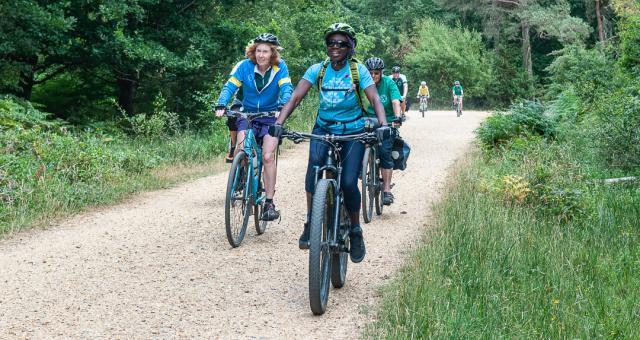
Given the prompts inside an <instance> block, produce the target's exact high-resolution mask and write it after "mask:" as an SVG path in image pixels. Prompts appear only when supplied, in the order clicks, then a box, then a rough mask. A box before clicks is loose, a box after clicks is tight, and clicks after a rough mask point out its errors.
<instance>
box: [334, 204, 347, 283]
mask: <svg viewBox="0 0 640 340" xmlns="http://www.w3.org/2000/svg"><path fill="white" fill-rule="evenodd" d="M339 222H340V227H339V228H338V233H339V234H338V237H337V239H338V240H339V242H340V250H339V251H338V252H337V253H332V254H331V285H333V287H334V288H342V287H344V283H345V281H346V280H347V264H348V263H349V254H348V251H349V230H350V229H351V222H349V217H348V216H347V210H346V209H345V207H344V204H341V205H340V220H339Z"/></svg>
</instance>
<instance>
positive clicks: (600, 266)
mask: <svg viewBox="0 0 640 340" xmlns="http://www.w3.org/2000/svg"><path fill="white" fill-rule="evenodd" d="M469 162H470V163H469V164H467V165H466V166H465V169H463V170H462V171H461V173H460V174H459V176H458V177H457V179H456V180H455V183H453V185H452V187H451V188H450V193H449V195H448V196H447V197H446V198H445V199H444V201H443V202H442V203H440V204H439V205H438V206H437V207H436V225H437V227H436V228H435V230H434V231H432V232H430V233H429V234H428V237H427V239H428V241H427V243H426V244H425V245H424V246H423V247H422V248H421V249H419V250H418V251H417V252H416V253H415V254H414V255H413V257H412V258H411V262H410V264H409V265H408V266H407V267H406V268H405V269H404V270H403V272H402V275H401V278H400V279H399V280H397V282H395V283H394V284H393V285H391V286H390V287H388V288H387V289H386V294H385V296H386V300H385V304H384V307H383V309H382V311H381V312H380V315H379V321H378V322H377V323H376V324H375V325H374V326H373V329H372V330H371V332H370V335H372V336H373V337H377V338H423V337H433V338H494V337H508V338H514V337H515V338H524V337H526V338H530V337H543V338H549V337H552V338H593V337H625V338H638V337H640V328H639V327H638V325H640V276H638V275H637V273H638V270H640V229H639V226H638V217H639V216H640V188H638V187H637V186H635V187H633V186H632V187H604V186H594V187H592V188H591V191H590V193H589V195H590V198H589V200H588V202H590V205H589V207H588V210H589V212H590V213H589V214H588V215H587V216H586V217H584V218H582V219H573V220H569V221H567V220H564V219H558V218H556V217H554V216H552V215H550V214H545V213H540V212H538V211H536V210H532V209H530V207H529V206H527V205H521V204H517V203H515V202H513V201H511V200H509V199H507V198H505V196H502V197H500V196H499V195H494V194H490V193H486V192H484V189H483V188H481V183H482V182H483V181H484V178H485V176H486V168H487V166H489V165H488V164H486V163H484V162H483V161H482V159H481V158H480V157H478V155H475V156H474V157H472V159H471V160H470V161H469Z"/></svg>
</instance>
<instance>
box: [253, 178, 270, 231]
mask: <svg viewBox="0 0 640 340" xmlns="http://www.w3.org/2000/svg"><path fill="white" fill-rule="evenodd" d="M262 190H264V180H263V179H262V176H260V180H259V181H258V195H260V193H261V192H262ZM256 199H257V198H254V199H253V202H252V203H253V221H254V224H255V228H256V233H257V234H258V235H262V234H264V232H265V231H266V230H267V221H263V220H261V219H260V216H262V213H263V212H264V203H263V204H256V202H255V201H256Z"/></svg>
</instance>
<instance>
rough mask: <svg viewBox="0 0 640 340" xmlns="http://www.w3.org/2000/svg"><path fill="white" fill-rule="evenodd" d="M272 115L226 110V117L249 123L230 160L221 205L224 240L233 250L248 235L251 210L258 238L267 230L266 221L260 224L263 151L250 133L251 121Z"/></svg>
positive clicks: (262, 202) (270, 113) (262, 204)
mask: <svg viewBox="0 0 640 340" xmlns="http://www.w3.org/2000/svg"><path fill="white" fill-rule="evenodd" d="M274 114H275V112H258V113H247V112H241V111H232V110H227V111H226V115H227V117H237V118H244V119H246V120H247V121H248V122H249V126H248V128H247V130H246V131H245V139H244V146H243V148H242V150H239V151H238V153H237V154H236V155H235V156H234V157H233V162H232V163H231V168H230V169H229V179H228V181H227V192H226V195H225V202H224V223H225V229H226V232H227V240H228V241H229V244H230V245H231V246H232V247H234V248H235V247H238V246H240V243H242V240H243V239H244V235H245V233H246V232H247V225H248V223H249V215H251V209H253V219H254V224H255V228H256V233H258V235H261V234H263V233H264V232H265V230H266V228H267V221H264V220H261V219H260V216H262V212H263V209H264V201H265V199H266V194H265V190H264V182H263V180H262V147H261V146H260V144H259V143H258V141H257V140H256V137H255V135H254V133H253V129H252V126H253V121H254V120H255V119H257V118H261V117H271V116H273V115H274Z"/></svg>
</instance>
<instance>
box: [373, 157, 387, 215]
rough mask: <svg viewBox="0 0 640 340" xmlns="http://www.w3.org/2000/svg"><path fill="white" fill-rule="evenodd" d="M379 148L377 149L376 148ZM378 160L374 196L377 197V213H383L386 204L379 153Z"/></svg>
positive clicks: (375, 166) (375, 171)
mask: <svg viewBox="0 0 640 340" xmlns="http://www.w3.org/2000/svg"><path fill="white" fill-rule="evenodd" d="M376 150H377V149H376ZM375 159H376V162H375V164H374V171H373V173H374V175H373V177H374V178H375V182H374V188H375V189H374V197H375V199H374V200H375V203H376V204H375V206H376V215H378V216H380V215H382V210H383V209H384V204H382V191H383V190H382V189H384V188H383V187H382V186H383V185H384V183H383V182H382V172H381V171H380V163H379V162H378V155H377V154H376V155H375Z"/></svg>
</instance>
